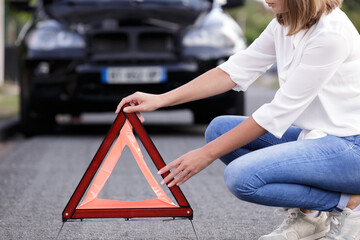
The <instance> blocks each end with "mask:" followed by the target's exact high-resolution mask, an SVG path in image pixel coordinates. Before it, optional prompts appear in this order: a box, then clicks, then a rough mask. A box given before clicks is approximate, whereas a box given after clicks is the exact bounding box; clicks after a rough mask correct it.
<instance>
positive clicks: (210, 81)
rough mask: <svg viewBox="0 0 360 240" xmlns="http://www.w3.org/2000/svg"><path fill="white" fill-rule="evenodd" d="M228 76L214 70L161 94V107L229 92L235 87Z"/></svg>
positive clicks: (218, 70)
mask: <svg viewBox="0 0 360 240" xmlns="http://www.w3.org/2000/svg"><path fill="white" fill-rule="evenodd" d="M235 85H236V84H235V83H234V82H233V81H232V80H231V78H230V76H229V75H228V74H227V73H225V72H224V71H222V70H221V69H219V68H214V69H211V70H209V71H207V72H206V73H204V74H202V75H200V76H199V77H197V78H195V79H194V80H192V81H190V82H188V83H187V84H184V85H183V86H181V87H178V88H176V89H174V90H172V91H169V92H167V93H164V94H161V95H160V97H161V107H166V106H173V105H178V104H181V103H186V102H191V101H195V100H199V99H203V98H207V97H211V96H214V95H218V94H221V93H224V92H226V91H229V90H230V89H232V88H233V87H235Z"/></svg>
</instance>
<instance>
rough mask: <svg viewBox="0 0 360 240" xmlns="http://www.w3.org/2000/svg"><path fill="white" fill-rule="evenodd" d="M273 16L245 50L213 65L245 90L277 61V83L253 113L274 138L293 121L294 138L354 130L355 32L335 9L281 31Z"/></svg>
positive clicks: (357, 93)
mask: <svg viewBox="0 0 360 240" xmlns="http://www.w3.org/2000/svg"><path fill="white" fill-rule="evenodd" d="M286 35H287V28H286V27H283V26H282V25H280V24H279V23H278V21H277V20H276V19H274V20H273V21H272V22H271V23H270V24H269V25H268V26H267V28H266V29H265V30H264V32H263V33H262V34H261V35H260V36H259V38H258V39H256V40H255V41H254V43H253V44H251V45H250V46H249V47H248V48H247V49H246V50H243V51H239V52H237V53H236V54H234V55H233V56H231V57H230V58H229V60H228V61H226V62H225V63H223V64H221V65H220V66H219V68H220V69H222V70H223V71H225V72H226V73H228V74H229V75H230V77H231V79H232V80H233V81H234V82H235V83H236V84H237V86H236V87H235V88H234V90H237V91H245V90H246V89H247V88H248V86H249V85H250V84H251V83H253V82H254V81H255V80H256V79H257V78H258V77H259V76H260V75H261V74H263V73H264V72H265V71H266V70H267V69H269V67H270V66H271V65H272V64H274V63H275V62H277V67H278V75H279V83H280V88H279V90H278V91H277V92H276V94H275V97H274V99H273V100H272V101H271V102H270V103H267V104H264V105H263V106H261V107H260V108H259V109H258V110H256V111H255V112H254V113H253V115H252V116H253V118H254V120H255V121H256V122H257V123H258V124H259V125H260V126H262V127H263V128H265V129H266V130H267V131H269V132H270V133H272V134H273V135H275V136H276V137H278V138H281V137H282V135H283V134H284V132H285V131H286V130H287V129H288V128H289V127H290V126H291V125H295V126H298V127H299V128H301V129H302V130H303V131H302V132H301V134H300V136H299V139H309V138H320V137H323V136H326V135H335V136H340V137H345V136H352V135H358V134H360V36H359V33H358V32H357V30H356V29H355V27H354V26H353V24H352V23H351V22H350V20H349V19H348V18H347V16H346V14H345V13H343V12H342V11H341V10H340V9H336V10H334V11H333V12H332V13H330V14H328V15H326V14H324V15H323V16H322V17H321V19H320V21H319V22H318V23H317V24H316V25H314V26H313V27H311V28H310V29H309V30H307V31H305V30H303V31H301V32H299V33H297V34H296V35H293V36H286Z"/></svg>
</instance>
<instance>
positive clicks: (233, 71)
mask: <svg viewBox="0 0 360 240" xmlns="http://www.w3.org/2000/svg"><path fill="white" fill-rule="evenodd" d="M276 24H277V21H276V19H274V20H272V21H271V22H270V24H269V25H268V26H267V27H266V29H265V30H264V31H263V32H262V34H261V35H260V36H259V37H258V38H257V39H256V40H255V41H254V42H253V43H252V44H251V45H250V46H249V47H248V48H247V49H245V50H242V51H239V52H237V53H235V54H234V55H233V56H231V57H230V58H229V59H228V60H227V61H226V62H224V63H223V64H221V65H219V66H218V67H219V68H220V69H221V70H223V71H224V72H226V73H227V74H229V75H230V78H231V79H232V80H233V81H234V82H235V83H236V84H237V86H236V87H235V88H234V90H236V91H245V90H246V89H247V88H248V87H249V86H250V85H251V83H253V82H254V81H255V80H256V79H257V78H258V77H259V76H260V75H261V74H263V73H264V72H266V71H267V70H268V69H269V68H270V67H271V65H273V64H274V62H275V61H276V54H275V44H274V36H273V29H274V26H275V25H276Z"/></svg>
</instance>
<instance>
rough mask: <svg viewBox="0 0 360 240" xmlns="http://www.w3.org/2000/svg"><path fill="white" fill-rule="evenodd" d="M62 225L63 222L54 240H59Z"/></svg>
mask: <svg viewBox="0 0 360 240" xmlns="http://www.w3.org/2000/svg"><path fill="white" fill-rule="evenodd" d="M64 224H65V222H63V223H62V224H61V227H60V229H59V232H58V234H57V236H56V238H55V240H57V239H58V238H59V236H60V233H61V231H62V229H63V227H64Z"/></svg>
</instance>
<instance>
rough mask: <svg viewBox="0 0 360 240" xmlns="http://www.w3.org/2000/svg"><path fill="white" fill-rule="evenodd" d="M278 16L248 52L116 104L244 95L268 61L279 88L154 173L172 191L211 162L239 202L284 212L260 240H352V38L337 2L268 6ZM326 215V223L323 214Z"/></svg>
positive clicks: (355, 70) (355, 68) (355, 99)
mask: <svg viewBox="0 0 360 240" xmlns="http://www.w3.org/2000/svg"><path fill="white" fill-rule="evenodd" d="M266 1H267V4H268V5H269V6H270V7H271V8H272V10H273V12H274V13H275V14H276V18H275V19H274V20H273V21H272V22H271V23H270V24H269V25H268V27H267V28H266V29H265V30H264V32H263V33H262V34H261V35H260V37H259V38H258V39H257V40H256V41H255V42H254V43H253V44H252V45H251V46H249V48H248V49H246V50H244V51H240V52H238V53H236V54H235V55H234V56H232V57H231V58H229V60H228V61H227V62H225V63H223V64H222V65H220V66H218V67H217V68H215V69H212V70H210V71H208V72H206V73H205V74H203V75H201V76H199V77H197V78H196V79H194V80H193V81H191V82H189V83H187V84H185V85H183V86H181V87H179V88H177V89H175V90H172V91H170V92H167V93H164V94H160V95H152V94H146V93H139V92H138V93H135V94H133V95H130V96H128V97H126V98H124V99H123V100H122V101H121V102H120V103H119V105H118V108H117V112H118V111H119V109H120V108H121V107H122V106H123V105H124V103H126V102H130V103H131V105H132V106H129V107H127V108H125V109H124V111H126V112H142V111H153V110H155V109H157V108H161V107H164V106H171V105H176V104H181V103H185V102H189V101H194V100H197V99H201V98H206V97H209V96H213V95H216V94H220V93H223V92H225V91H228V90H230V89H234V90H237V91H245V90H246V89H247V87H248V86H249V85H250V84H251V83H252V82H253V81H255V80H256V78H257V77H259V76H260V75H261V74H262V73H264V72H265V71H266V70H267V69H268V68H269V67H270V66H271V65H272V64H273V63H274V62H275V61H276V62H277V65H278V73H279V83H280V88H279V90H278V91H277V93H276V95H275V97H274V99H273V100H272V102H271V103H268V104H265V105H263V106H262V107H260V108H259V109H258V110H257V111H255V112H254V113H253V114H252V116H250V117H248V118H245V117H240V116H222V117H218V118H215V119H214V120H213V121H212V122H211V123H210V125H209V127H208V129H207V130H206V133H205V137H206V140H207V142H208V143H207V144H206V145H205V146H203V147H201V148H199V149H195V150H193V151H191V152H188V153H186V154H185V155H183V156H181V157H179V158H178V159H176V160H174V161H173V162H171V163H169V164H168V165H167V166H166V167H164V168H163V169H161V170H160V171H159V173H160V174H161V173H163V172H165V171H169V170H171V169H172V172H171V173H170V174H169V175H168V176H167V177H166V178H165V179H164V180H163V182H162V184H168V186H169V187H171V186H173V185H175V184H176V185H180V184H182V183H184V182H185V181H187V180H188V179H189V178H190V177H192V176H193V175H194V174H196V173H198V172H199V171H201V170H202V169H204V168H205V167H206V166H208V165H209V164H211V163H212V162H213V161H215V160H216V159H217V158H220V159H221V161H223V162H224V163H225V164H227V167H226V169H225V173H224V176H225V182H226V184H227V186H228V188H229V189H230V191H231V192H232V193H233V194H234V195H235V196H236V197H238V198H239V199H242V200H245V201H249V202H252V203H257V204H262V205H267V206H278V207H282V208H284V209H286V213H287V217H286V219H285V220H284V222H283V223H282V224H281V225H280V226H279V227H278V228H277V229H276V230H275V231H274V232H272V233H270V234H268V235H265V236H262V237H261V238H260V239H262V240H278V239H279V240H280V239H281V240H284V239H318V238H320V237H323V236H325V235H326V236H325V238H324V239H359V238H360V211H359V210H360V135H359V134H360V37H359V33H358V32H357V31H356V29H355V28H354V26H353V25H352V23H351V22H350V20H349V19H348V18H347V17H346V15H345V14H344V13H343V12H342V11H341V10H340V9H339V7H340V6H341V1H342V0H266ZM324 212H328V214H327V215H328V216H326V213H324Z"/></svg>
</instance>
